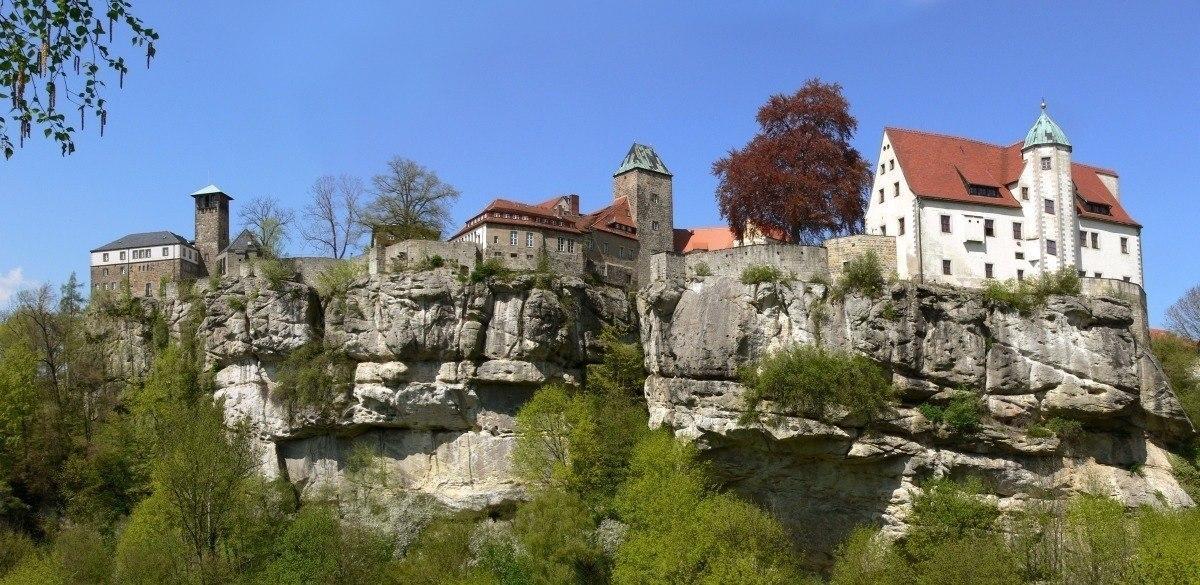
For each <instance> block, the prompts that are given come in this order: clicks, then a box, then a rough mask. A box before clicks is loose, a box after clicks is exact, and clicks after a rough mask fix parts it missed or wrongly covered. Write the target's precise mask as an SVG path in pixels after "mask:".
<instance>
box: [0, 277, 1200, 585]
mask: <svg viewBox="0 0 1200 585" xmlns="http://www.w3.org/2000/svg"><path fill="white" fill-rule="evenodd" d="M53 301H54V299H53V298H52V295H49V294H48V293H47V292H46V291H44V290H43V291H41V293H40V294H32V295H25V296H23V297H22V298H21V299H20V302H19V303H18V306H17V307H18V308H17V309H16V310H15V311H14V312H13V313H12V314H9V315H4V316H3V317H2V318H0V585H10V584H12V585H23V584H34V583H36V584H43V583H49V584H63V585H66V584H75V583H89V584H90V583H112V584H122V585H123V584H137V585H141V584H146V585H150V584H159V583H180V584H197V585H216V584H234V583H238V584H248V585H266V584H277V583H278V584H297V585H298V584H301V583H305V584H307V583H318V584H329V585H357V584H364V585H365V584H383V585H390V584H401V583H404V584H409V583H416V584H420V583H428V584H435V583H436V584H441V583H487V584H507V583H522V584H524V583H530V584H532V583H553V584H560V583H562V584H570V583H589V584H590V583H617V584H635V583H636V584H641V583H710V584H718V583H750V584H784V583H807V582H819V581H818V577H816V576H815V575H814V574H813V573H812V572H811V569H812V568H811V567H809V566H808V565H807V564H806V562H805V561H804V560H803V559H804V557H803V555H801V554H800V552H801V550H797V545H796V541H795V540H793V538H792V537H791V535H789V534H788V533H787V531H786V530H785V528H784V526H783V525H781V524H780V522H779V521H778V520H776V519H775V518H774V517H772V515H771V514H770V513H768V512H767V511H766V510H764V509H763V508H760V507H759V506H757V505H755V503H753V502H749V501H746V500H743V499H741V498H740V497H738V496H737V495H736V494H734V493H732V492H729V491H725V490H723V489H721V486H720V485H719V483H718V481H717V477H716V476H715V475H714V474H713V473H712V472H711V471H710V469H709V468H708V467H707V465H706V464H705V462H704V460H703V459H702V457H701V455H700V453H699V452H698V451H697V447H696V445H695V444H694V443H692V442H689V441H686V440H681V439H679V438H676V437H675V436H673V435H672V434H671V433H670V432H669V431H667V430H650V429H649V428H648V424H647V423H648V421H647V413H646V411H645V407H644V405H643V404H642V403H641V402H640V400H641V399H640V396H641V393H642V387H643V384H644V382H645V372H644V370H643V354H642V350H641V348H640V347H639V345H638V344H637V343H635V342H633V341H631V338H632V334H631V333H630V332H629V331H620V330H617V329H613V328H609V329H606V330H604V331H603V332H602V333H601V335H600V336H599V337H598V338H597V339H595V340H594V341H595V342H596V343H595V344H594V345H593V346H592V349H593V350H594V353H593V357H594V358H596V359H597V361H598V363H595V364H593V365H591V366H589V367H588V368H587V370H586V372H585V375H584V376H583V382H584V383H583V385H582V386H581V387H573V386H565V385H561V384H555V385H547V386H545V387H543V388H541V389H539V390H538V391H537V392H535V393H534V395H533V396H532V397H531V398H530V399H529V400H528V401H527V402H526V403H525V406H524V407H523V408H521V409H520V411H519V412H518V413H517V416H516V427H517V444H516V448H515V449H516V453H515V455H514V463H515V464H516V465H517V467H518V470H519V471H520V473H521V474H522V475H523V476H524V477H525V478H526V479H527V480H528V487H529V489H530V495H531V499H530V500H529V501H527V502H524V503H522V504H520V505H518V506H516V507H515V509H513V510H507V511H499V512H497V514H496V516H497V517H496V518H482V517H480V515H478V514H472V513H469V512H464V513H460V514H448V513H447V512H445V511H441V512H439V513H438V516H439V517H438V518H437V519H435V520H433V521H432V522H430V523H428V524H427V525H425V520H423V521H421V523H420V524H417V525H416V526H424V528H423V529H421V530H420V534H419V536H418V537H417V538H416V540H415V541H410V540H408V538H409V536H408V535H407V534H405V535H404V536H403V538H402V536H401V534H400V532H399V531H398V530H396V529H394V528H393V525H390V524H387V523H383V522H379V521H373V520H372V514H374V513H375V512H376V511H377V510H375V509H374V508H375V507H378V506H380V501H381V500H373V499H371V498H370V497H367V496H369V495H370V494H378V493H381V492H382V491H384V490H385V489H391V487H392V483H393V482H392V480H391V479H390V478H389V473H393V471H392V470H391V469H390V468H389V467H387V465H385V464H380V461H381V460H382V459H381V458H378V457H377V456H376V455H377V453H376V452H375V451H374V450H373V449H371V448H367V447H366V446H361V448H360V449H356V450H355V452H354V453H353V454H352V456H351V457H349V458H348V463H347V467H346V469H345V472H346V478H347V481H348V483H349V484H352V486H351V488H349V489H350V491H347V492H338V493H335V494H330V496H329V497H328V498H327V499H321V498H324V496H321V498H318V499H312V500H305V501H300V500H299V499H298V498H297V494H296V492H295V491H294V488H293V487H292V486H291V485H290V484H287V483H286V482H282V481H279V482H268V481H265V480H263V479H262V478H261V477H259V475H258V474H257V473H256V471H255V470H256V469H257V467H258V465H259V464H260V462H261V461H262V453H259V452H256V451H255V449H254V448H253V443H252V442H251V441H250V440H249V439H250V437H248V436H247V434H246V432H245V431H244V429H242V428H240V427H239V426H237V425H234V426H233V428H230V427H229V426H228V425H227V424H226V421H225V420H224V418H223V412H222V409H220V408H219V407H217V406H215V405H214V404H213V403H212V395H213V391H214V381H213V379H212V378H213V376H212V373H211V372H210V371H207V370H206V369H205V368H204V367H203V350H202V348H201V347H200V345H201V344H200V343H198V341H199V340H198V339H197V337H196V333H195V328H196V327H197V324H198V322H199V319H200V317H201V316H202V315H199V314H192V315H189V316H188V317H187V318H186V319H184V320H183V322H182V323H180V327H179V328H178V332H177V333H176V334H175V336H174V338H172V336H171V335H168V334H163V333H161V332H159V333H152V335H153V336H154V338H155V340H154V343H152V344H151V347H152V351H153V352H154V354H153V356H152V361H151V364H150V367H149V369H148V370H147V371H146V372H145V373H144V374H143V375H141V376H138V377H135V378H130V379H122V378H119V377H116V376H112V375H110V374H108V365H107V362H106V361H105V360H103V359H101V356H102V355H103V353H102V352H99V351H98V349H97V348H96V347H95V344H96V343H97V341H96V340H90V339H88V338H87V336H86V335H83V330H82V328H81V320H80V319H81V317H80V315H79V314H78V313H77V311H78V309H77V308H70V304H69V303H68V304H66V305H65V307H67V308H60V304H59V303H57V302H53ZM103 315H104V314H103V313H102V312H100V313H99V316H100V317H101V318H109V317H104V316H103ZM144 316H145V317H147V318H150V319H153V320H155V321H157V319H158V317H156V316H154V315H153V313H152V312H149V313H146V314H145V315H144ZM151 329H153V327H152V328H151ZM814 352H815V353H814ZM347 364H348V362H346V361H345V360H344V359H342V358H340V357H338V355H337V353H336V352H333V351H330V350H327V349H326V348H324V347H322V346H320V345H318V344H313V345H309V346H304V347H302V348H300V349H298V350H297V351H296V352H294V353H293V354H292V355H291V356H289V357H288V358H286V360H285V363H284V364H282V365H281V366H280V368H279V373H280V378H279V382H280V383H279V384H278V386H277V388H275V391H276V393H277V394H278V395H279V396H280V397H281V398H283V399H284V400H286V401H288V403H289V404H292V405H295V406H299V405H304V406H309V407H317V408H325V407H329V406H332V405H333V404H335V403H336V399H337V396H338V393H339V392H343V391H345V389H346V387H347V386H346V384H348V381H349V375H350V370H349V369H348V367H347ZM747 375H748V376H752V378H751V379H750V380H749V381H750V382H753V384H751V385H750V388H751V390H752V391H757V392H762V393H763V394H761V395H760V400H766V399H769V400H772V401H774V402H777V403H778V404H785V403H789V404H792V405H793V406H795V407H796V408H797V409H798V410H802V411H805V412H809V413H818V414H822V415H833V414H835V413H836V414H838V415H841V414H842V411H845V412H848V413H851V414H857V415H862V416H864V417H869V416H870V415H872V414H874V413H876V412H878V410H879V409H880V408H883V407H885V406H886V404H887V402H888V400H889V399H890V392H891V390H890V385H889V384H887V382H886V380H887V377H886V376H885V375H884V373H883V372H882V369H880V368H879V366H878V365H876V364H874V363H873V362H870V361H869V360H866V358H861V357H858V356H850V355H841V354H824V353H820V352H819V350H815V349H813V348H798V349H797V350H795V351H788V352H782V353H780V354H776V356H772V357H770V358H767V359H764V360H763V361H761V362H760V363H758V364H757V369H756V370H754V371H753V372H751V373H748V374H747ZM756 388H757V389H758V390H755V389H756ZM803 392H809V393H810V394H804V393H803ZM781 397H782V399H781ZM968 398H969V400H968ZM959 403H961V404H962V405H964V406H961V407H956V404H959ZM796 405H799V406H796ZM966 405H969V406H970V408H968V407H967V406H966ZM939 408H941V414H940V415H939V420H940V421H941V423H942V424H945V425H947V427H954V428H960V429H966V428H971V426H972V424H977V423H978V415H979V410H978V401H977V400H976V398H975V396H974V395H973V394H970V393H963V394H962V395H960V396H955V397H954V398H951V399H950V400H949V402H948V403H947V404H946V405H945V406H943V407H939ZM959 410H961V411H962V412H961V413H960V412H959ZM973 416H974V417H975V418H974V419H972V417H973ZM971 420H974V421H975V422H974V423H971V424H968V422H969V421H971ZM963 421H968V422H963ZM1072 422H1073V421H1066V420H1063V419H1049V420H1046V421H1044V422H1042V423H1041V424H1040V425H1039V426H1040V427H1042V428H1044V429H1046V432H1050V433H1053V434H1055V435H1058V436H1060V437H1063V436H1064V435H1068V434H1070V433H1071V432H1072V430H1071V429H1072ZM1074 424H1076V425H1077V424H1078V423H1074ZM1030 432H1031V433H1032V432H1033V431H1032V430H1031V431H1030ZM1181 461H1182V460H1181ZM1183 463H1186V461H1184V462H1183ZM1183 463H1181V464H1180V465H1178V466H1177V469H1179V470H1181V471H1180V473H1181V474H1185V471H1186V468H1185V467H1183ZM1189 465H1190V464H1189ZM1192 469H1193V470H1194V467H1193V468H1192ZM1197 473H1198V474H1200V472H1197ZM983 492H984V489H983V486H982V484H981V483H980V482H979V481H973V480H967V481H963V482H954V481H949V480H944V479H942V480H926V481H924V482H922V483H921V489H920V490H916V493H914V494H913V498H912V513H911V516H910V517H909V521H910V522H911V525H912V530H911V531H910V532H909V534H908V535H907V536H906V537H905V538H902V539H901V540H899V541H896V542H894V543H893V542H889V541H887V540H885V539H881V538H879V537H878V535H877V534H876V532H875V531H874V530H871V529H869V528H861V529H859V530H857V531H855V532H854V533H853V534H852V535H851V537H850V538H849V539H848V540H847V541H846V542H845V543H844V544H843V546H842V548H841V549H840V551H839V553H838V555H837V559H836V563H835V565H834V566H833V567H832V571H831V572H830V573H829V574H828V577H829V579H831V581H832V582H833V583H838V584H867V583H872V584H875V583H884V584H887V583H897V584H898V583H906V584H907V583H918V584H947V585H950V584H974V583H996V584H1008V583H1031V582H1039V583H1061V584H1068V583H1088V584H1089V585H1092V584H1096V585H1107V584H1114V585H1115V584H1118V583H1120V584H1124V583H1139V584H1153V585H1157V584H1166V583H1200V556H1198V555H1196V554H1195V551H1196V550H1200V513H1197V512H1194V511H1186V512H1157V511H1151V510H1145V511H1139V512H1136V513H1132V514H1131V513H1129V512H1127V511H1126V510H1124V509H1122V508H1121V506H1119V505H1117V504H1115V503H1113V502H1110V501H1108V500H1104V499H1099V498H1091V497H1088V498H1080V499H1078V500H1077V501H1075V502H1073V503H1072V504H1071V506H1070V507H1069V509H1067V510H1065V511H1063V510H1056V509H1053V508H1047V509H1045V510H1042V509H1039V508H1038V507H1037V505H1036V504H1034V503H1032V502H1031V503H1030V504H1029V507H1028V509H1026V510H1025V511H1023V512H1017V511H1013V512H1010V513H1007V514H1003V515H1002V514H1001V513H1000V511H999V510H998V509H997V508H996V507H995V506H994V505H993V504H992V503H991V500H989V499H988V497H987V496H984V495H982V494H983ZM347 504H350V507H347ZM355 506H357V507H362V508H369V509H367V510H366V511H365V512H366V513H365V514H361V515H359V514H356V513H354V512H353V511H352V509H353V508H354V507H355ZM376 520H377V518H376ZM414 532H415V530H414ZM799 548H800V549H802V548H803V543H801V545H800V547H799Z"/></svg>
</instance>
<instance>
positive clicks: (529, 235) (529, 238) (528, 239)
mask: <svg viewBox="0 0 1200 585" xmlns="http://www.w3.org/2000/svg"><path fill="white" fill-rule="evenodd" d="M525 247H526V248H532V247H533V232H525Z"/></svg>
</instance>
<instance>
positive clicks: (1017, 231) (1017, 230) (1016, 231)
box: [1013, 221, 1024, 240]
mask: <svg viewBox="0 0 1200 585" xmlns="http://www.w3.org/2000/svg"><path fill="white" fill-rule="evenodd" d="M1023 236H1024V234H1022V233H1021V222H1019V221H1014V222H1013V239H1014V240H1020V239H1022V238H1023Z"/></svg>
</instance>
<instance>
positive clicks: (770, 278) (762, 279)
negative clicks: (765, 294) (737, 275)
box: [742, 264, 783, 284]
mask: <svg viewBox="0 0 1200 585" xmlns="http://www.w3.org/2000/svg"><path fill="white" fill-rule="evenodd" d="M780 280H783V272H780V270H779V269H778V268H775V267H774V266H765V265H761V264H755V265H753V266H747V267H746V268H745V269H743V270H742V284H765V283H768V282H779V281H780Z"/></svg>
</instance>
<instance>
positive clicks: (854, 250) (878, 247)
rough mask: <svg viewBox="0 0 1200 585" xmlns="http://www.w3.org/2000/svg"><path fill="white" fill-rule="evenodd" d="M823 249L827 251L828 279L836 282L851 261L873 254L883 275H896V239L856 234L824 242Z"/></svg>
mask: <svg viewBox="0 0 1200 585" xmlns="http://www.w3.org/2000/svg"><path fill="white" fill-rule="evenodd" d="M825 249H826V250H828V251H829V262H828V264H829V279H830V281H836V280H837V279H839V278H841V276H842V269H843V268H845V267H846V265H848V264H849V263H850V261H851V260H853V259H855V258H857V257H859V256H861V255H863V254H866V253H867V252H874V253H875V257H877V258H879V263H880V264H881V265H882V267H883V273H884V274H896V238H893V237H892V236H880V235H871V234H858V235H854V236H843V237H840V238H830V239H828V240H825Z"/></svg>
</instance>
